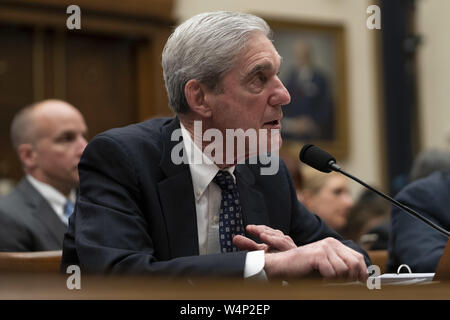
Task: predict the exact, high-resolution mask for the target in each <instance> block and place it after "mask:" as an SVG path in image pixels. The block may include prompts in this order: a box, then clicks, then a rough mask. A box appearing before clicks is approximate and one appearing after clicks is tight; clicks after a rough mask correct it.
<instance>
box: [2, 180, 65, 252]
mask: <svg viewBox="0 0 450 320" xmlns="http://www.w3.org/2000/svg"><path fill="white" fill-rule="evenodd" d="M66 229H67V227H66V225H65V224H64V223H63V222H62V221H61V219H60V218H59V217H58V216H57V214H56V212H55V211H54V210H53V209H52V207H51V206H50V204H49V203H48V202H47V200H45V199H44V198H43V197H42V195H41V194H40V193H39V192H38V191H37V190H36V189H35V188H34V187H33V186H32V185H31V184H30V183H29V182H28V180H27V179H26V178H23V179H22V180H21V181H20V183H19V184H18V185H17V187H16V188H15V189H14V190H13V191H12V192H11V193H10V194H8V195H7V196H5V197H3V198H1V199H0V251H47V250H61V249H62V242H63V238H64V233H65V232H66Z"/></svg>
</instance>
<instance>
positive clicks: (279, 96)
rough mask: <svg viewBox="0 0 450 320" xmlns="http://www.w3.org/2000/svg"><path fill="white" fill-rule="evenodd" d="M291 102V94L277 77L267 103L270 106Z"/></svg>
mask: <svg viewBox="0 0 450 320" xmlns="http://www.w3.org/2000/svg"><path fill="white" fill-rule="evenodd" d="M290 102H291V95H290V94H289V92H288V91H287V89H286V87H285V86H284V84H283V82H281V80H280V79H279V78H278V77H277V78H276V83H275V88H274V93H273V94H272V96H271V97H270V98H269V104H270V105H271V106H279V105H287V104H289V103H290Z"/></svg>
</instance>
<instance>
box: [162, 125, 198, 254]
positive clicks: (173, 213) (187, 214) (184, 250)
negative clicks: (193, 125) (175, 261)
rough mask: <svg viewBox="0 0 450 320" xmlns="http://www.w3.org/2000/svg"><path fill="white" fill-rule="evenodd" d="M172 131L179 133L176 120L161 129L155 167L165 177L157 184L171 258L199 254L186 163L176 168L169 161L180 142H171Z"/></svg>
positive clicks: (190, 180)
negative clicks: (160, 170)
mask: <svg viewBox="0 0 450 320" xmlns="http://www.w3.org/2000/svg"><path fill="white" fill-rule="evenodd" d="M176 129H179V130H181V129H180V122H179V120H178V118H175V119H173V120H172V122H170V123H169V124H168V125H167V126H165V127H163V129H162V138H163V152H162V153H163V154H162V158H161V162H160V164H159V165H160V167H161V169H162V170H163V172H164V173H165V174H166V177H167V178H166V179H165V180H162V181H161V182H159V183H158V190H159V199H160V201H161V207H162V211H163V214H164V217H165V221H166V226H167V231H168V238H169V247H170V252H171V256H172V257H180V256H189V255H198V254H199V248H198V232H197V214H196V208H195V197H194V189H193V186H192V177H191V172H190V170H189V165H188V164H187V162H184V163H182V164H179V165H176V164H174V162H173V161H172V159H171V152H172V150H173V148H174V147H175V146H176V145H177V144H179V143H183V140H182V137H181V138H180V140H179V141H171V136H172V133H173V131H174V130H176ZM180 136H181V134H180ZM183 151H184V148H183ZM183 156H184V152H183Z"/></svg>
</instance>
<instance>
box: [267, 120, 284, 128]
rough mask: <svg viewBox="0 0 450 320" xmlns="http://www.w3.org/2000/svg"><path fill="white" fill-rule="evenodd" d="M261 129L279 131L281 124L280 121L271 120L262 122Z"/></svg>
mask: <svg viewBox="0 0 450 320" xmlns="http://www.w3.org/2000/svg"><path fill="white" fill-rule="evenodd" d="M263 127H269V128H270V129H281V122H280V120H278V119H277V120H272V121H267V122H264V124H263Z"/></svg>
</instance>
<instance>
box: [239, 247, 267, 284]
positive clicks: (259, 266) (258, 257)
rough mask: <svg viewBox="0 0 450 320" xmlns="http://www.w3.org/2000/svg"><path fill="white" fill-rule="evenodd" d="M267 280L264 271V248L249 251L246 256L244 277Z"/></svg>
mask: <svg viewBox="0 0 450 320" xmlns="http://www.w3.org/2000/svg"><path fill="white" fill-rule="evenodd" d="M249 278H252V279H259V280H267V275H266V272H265V271H264V250H257V251H250V252H247V255H246V257H245V267H244V279H249Z"/></svg>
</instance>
